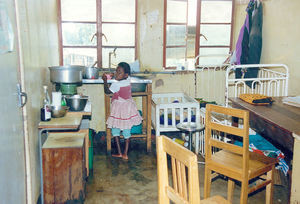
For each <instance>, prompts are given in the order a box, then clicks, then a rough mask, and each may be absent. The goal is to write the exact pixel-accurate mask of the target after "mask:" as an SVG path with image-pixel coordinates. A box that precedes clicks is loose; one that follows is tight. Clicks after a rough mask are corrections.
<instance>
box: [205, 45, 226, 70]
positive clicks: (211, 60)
mask: <svg viewBox="0 0 300 204" xmlns="http://www.w3.org/2000/svg"><path fill="white" fill-rule="evenodd" d="M199 53H200V57H199V65H202V66H205V65H220V64H222V63H223V62H224V61H225V60H226V59H227V57H228V56H229V48H200V51H199Z"/></svg>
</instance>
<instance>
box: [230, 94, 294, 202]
mask: <svg viewBox="0 0 300 204" xmlns="http://www.w3.org/2000/svg"><path fill="white" fill-rule="evenodd" d="M273 99H274V100H275V102H274V103H273V104H272V105H269V106H255V105H251V104H249V103H246V102H244V101H243V100H241V99H239V98H229V100H230V101H231V102H232V106H233V107H234V108H240V109H245V110H248V111H249V114H250V126H251V127H252V128H254V129H255V131H257V132H258V133H260V134H261V135H262V136H264V137H266V138H267V139H270V140H271V141H273V142H274V143H275V144H274V145H275V146H278V145H279V146H280V147H282V148H283V149H282V150H283V152H285V153H288V154H290V156H291V157H293V160H292V161H293V163H292V165H293V166H292V187H291V197H290V202H291V203H297V202H300V193H299V192H300V183H299V181H300V158H299V157H296V156H294V155H299V154H300V108H297V107H294V106H290V105H286V104H283V103H282V97H273ZM280 147H279V148H280ZM293 181H294V182H293ZM297 191H298V192H297Z"/></svg>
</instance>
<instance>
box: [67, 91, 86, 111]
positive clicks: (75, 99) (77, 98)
mask: <svg viewBox="0 0 300 204" xmlns="http://www.w3.org/2000/svg"><path fill="white" fill-rule="evenodd" d="M65 99H66V102H67V106H69V107H70V110H71V111H82V110H83V109H84V107H85V105H86V103H87V101H88V96H81V95H73V96H66V97H65Z"/></svg>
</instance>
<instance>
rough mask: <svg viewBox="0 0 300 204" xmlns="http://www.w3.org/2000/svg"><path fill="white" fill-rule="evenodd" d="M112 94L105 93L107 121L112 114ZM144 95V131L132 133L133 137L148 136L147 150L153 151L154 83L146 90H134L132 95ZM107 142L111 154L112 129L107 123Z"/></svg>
mask: <svg viewBox="0 0 300 204" xmlns="http://www.w3.org/2000/svg"><path fill="white" fill-rule="evenodd" d="M111 96H112V94H105V96H104V100H105V121H107V118H108V117H109V115H110V98H111ZM138 96H140V97H142V113H143V132H142V134H139V135H132V136H131V138H146V143H147V152H151V100H152V84H151V83H149V84H147V87H146V91H145V92H133V93H132V97H138ZM106 144H107V153H108V154H111V129H110V128H107V125H106Z"/></svg>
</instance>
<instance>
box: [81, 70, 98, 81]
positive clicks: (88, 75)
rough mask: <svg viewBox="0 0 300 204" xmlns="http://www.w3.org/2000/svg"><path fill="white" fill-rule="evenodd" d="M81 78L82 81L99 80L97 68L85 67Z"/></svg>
mask: <svg viewBox="0 0 300 204" xmlns="http://www.w3.org/2000/svg"><path fill="white" fill-rule="evenodd" d="M82 77H83V78H84V79H98V78H99V68H97V67H85V68H84V69H83V72H82Z"/></svg>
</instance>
